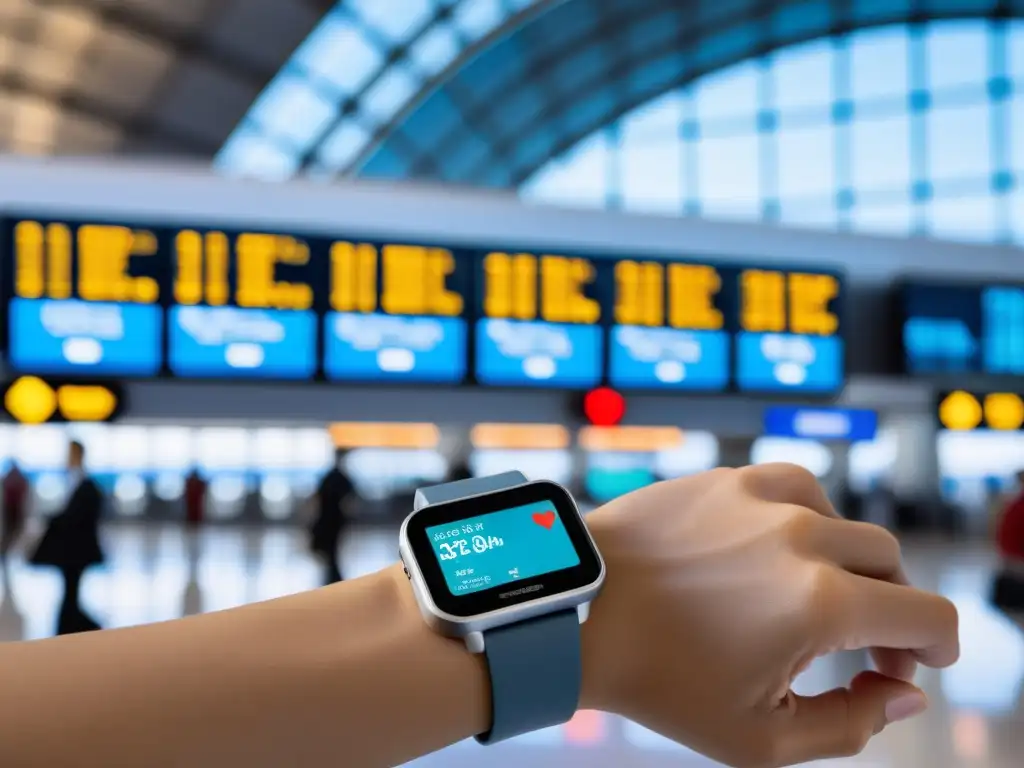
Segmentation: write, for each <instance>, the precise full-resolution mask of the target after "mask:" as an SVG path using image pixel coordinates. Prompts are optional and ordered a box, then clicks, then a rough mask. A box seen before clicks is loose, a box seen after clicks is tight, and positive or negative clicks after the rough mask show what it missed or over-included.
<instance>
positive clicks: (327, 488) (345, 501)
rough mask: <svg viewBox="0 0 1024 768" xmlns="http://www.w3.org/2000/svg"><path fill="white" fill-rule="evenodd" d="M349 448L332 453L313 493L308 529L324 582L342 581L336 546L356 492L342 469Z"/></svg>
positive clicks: (337, 546)
mask: <svg viewBox="0 0 1024 768" xmlns="http://www.w3.org/2000/svg"><path fill="white" fill-rule="evenodd" d="M347 456H348V451H347V450H346V449H344V448H338V449H337V450H336V451H335V452H334V466H333V467H331V469H330V471H329V472H328V473H327V474H326V475H324V477H323V480H321V481H320V486H319V487H318V488H317V490H316V494H315V496H314V500H315V504H316V519H315V520H314V521H313V525H312V527H311V528H310V547H311V549H312V550H313V552H314V554H316V555H317V556H319V557H320V558H321V559H322V560H323V562H324V582H325V583H326V584H334V583H335V582H338V581H341V580H342V579H343V576H342V574H341V565H340V563H339V562H338V548H339V547H340V546H341V536H342V533H343V532H344V528H345V524H346V522H347V518H348V516H349V514H350V510H349V509H348V506H349V505H350V504H351V502H352V497H353V496H354V495H355V486H354V485H353V484H352V480H351V479H350V478H349V476H348V474H347V473H346V472H345V459H346V457H347Z"/></svg>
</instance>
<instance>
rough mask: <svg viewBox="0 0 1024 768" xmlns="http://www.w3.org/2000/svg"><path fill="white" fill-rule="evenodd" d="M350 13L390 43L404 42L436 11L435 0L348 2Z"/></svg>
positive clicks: (366, 0)
mask: <svg viewBox="0 0 1024 768" xmlns="http://www.w3.org/2000/svg"><path fill="white" fill-rule="evenodd" d="M348 7H349V8H350V9H351V10H352V12H353V13H354V14H355V15H357V16H358V17H359V18H361V19H362V20H363V21H365V22H366V23H367V24H369V25H370V26H372V27H373V28H374V29H376V30H377V31H378V32H380V33H381V35H382V36H383V37H385V38H386V39H387V40H389V41H390V42H398V41H400V40H405V39H406V38H407V37H408V36H409V35H410V34H411V33H412V32H413V31H415V30H417V29H419V28H420V27H421V26H423V25H424V24H425V23H426V22H427V20H428V19H429V18H430V16H431V15H432V14H433V13H434V12H435V11H436V9H437V3H436V2H435V0H348Z"/></svg>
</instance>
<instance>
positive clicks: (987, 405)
mask: <svg viewBox="0 0 1024 768" xmlns="http://www.w3.org/2000/svg"><path fill="white" fill-rule="evenodd" d="M936 417H937V418H938V422H939V425H940V426H941V427H942V428H943V429H951V430H956V431H958V432H970V431H972V430H976V429H990V430H994V431H997V432H1015V431H1017V430H1020V429H1024V395H1021V394H1019V393H1017V392H988V393H985V394H978V393H975V392H966V391H964V390H957V391H954V392H946V393H943V394H942V395H940V397H939V401H938V407H937V408H936Z"/></svg>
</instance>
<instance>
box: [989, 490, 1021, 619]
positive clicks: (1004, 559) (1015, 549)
mask: <svg viewBox="0 0 1024 768" xmlns="http://www.w3.org/2000/svg"><path fill="white" fill-rule="evenodd" d="M996 550H997V551H998V553H999V557H1000V560H1001V563H1000V567H999V571H998V572H997V573H996V577H995V583H994V584H993V589H992V601H993V602H994V603H995V604H996V605H997V606H998V607H1000V608H1002V609H1004V610H1006V611H1012V612H1020V611H1024V470H1021V471H1020V472H1018V473H1017V490H1016V493H1015V494H1014V495H1012V496H1011V497H1010V499H1009V501H1008V502H1007V504H1006V506H1005V507H1004V508H1003V512H1002V515H1001V516H1000V517H999V521H998V523H997V525H996Z"/></svg>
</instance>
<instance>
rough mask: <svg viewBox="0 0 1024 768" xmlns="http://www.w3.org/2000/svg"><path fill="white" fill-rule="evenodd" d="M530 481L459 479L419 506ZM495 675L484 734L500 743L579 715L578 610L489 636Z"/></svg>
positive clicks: (427, 491) (514, 475) (419, 496)
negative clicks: (486, 727)
mask: <svg viewBox="0 0 1024 768" xmlns="http://www.w3.org/2000/svg"><path fill="white" fill-rule="evenodd" d="M525 482H527V479H526V477H525V476H524V475H523V474H522V473H521V472H505V473H503V474H500V475H491V476H489V477H474V478H470V479H468V480H456V481H454V482H451V483H444V484H443V485H435V486H432V487H430V488H420V489H419V490H417V491H416V499H415V502H414V506H415V508H416V509H422V508H423V507H425V506H427V505H428V504H438V503H441V502H445V501H454V500H455V499H461V498H465V497H466V496H475V495H477V494H482V493H490V492H493V491H500V490H504V489H506V488H511V487H513V486H516V485H522V484H523V483H525ZM484 653H485V655H486V658H487V666H488V669H489V670H490V676H491V713H492V716H491V728H490V730H489V731H487V733H483V734H480V735H478V736H477V737H476V738H477V741H479V742H480V743H481V744H496V743H498V742H500V741H505V740H506V739H511V738H513V737H515V736H519V735H521V734H524V733H529V732H530V731H536V730H539V729H541V728H547V727H549V726H552V725H560V724H561V723H565V722H568V721H569V720H571V719H572V717H573V715H574V714H576V708H577V707H578V706H579V698H580V685H581V682H582V676H583V673H582V662H581V651H580V622H579V616H578V614H577V612H576V609H575V608H570V609H567V610H562V611H558V612H557V613H552V614H549V615H547V616H540V617H538V618H535V619H530V620H528V621H523V622H519V623H518V624H511V625H509V626H507V627H499V628H497V629H492V630H490V631H488V632H485V633H484Z"/></svg>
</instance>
